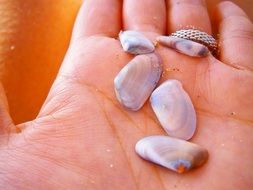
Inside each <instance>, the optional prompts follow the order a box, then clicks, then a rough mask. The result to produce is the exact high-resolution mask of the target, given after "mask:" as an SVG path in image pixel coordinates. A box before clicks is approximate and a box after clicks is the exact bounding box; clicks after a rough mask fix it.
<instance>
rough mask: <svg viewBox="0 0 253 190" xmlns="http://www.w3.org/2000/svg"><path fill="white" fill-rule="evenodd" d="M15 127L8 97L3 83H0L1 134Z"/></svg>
mask: <svg viewBox="0 0 253 190" xmlns="http://www.w3.org/2000/svg"><path fill="white" fill-rule="evenodd" d="M13 129H14V124H13V122H12V119H11V117H10V115H9V107H8V102H7V98H6V96H5V92H4V89H3V86H2V84H1V83H0V135H1V134H6V133H9V132H10V131H11V130H13Z"/></svg>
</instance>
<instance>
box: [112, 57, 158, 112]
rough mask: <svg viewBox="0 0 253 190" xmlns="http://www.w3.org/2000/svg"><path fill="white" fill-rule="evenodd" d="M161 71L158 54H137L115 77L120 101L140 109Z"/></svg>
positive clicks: (125, 105)
mask: <svg viewBox="0 0 253 190" xmlns="http://www.w3.org/2000/svg"><path fill="white" fill-rule="evenodd" d="M161 72H162V65H161V59H160V57H158V55H157V54H155V53H151V54H144V55H137V56H136V57H135V58H134V59H132V60H131V61H130V62H129V63H128V64H127V65H126V66H125V67H124V68H123V69H122V70H121V71H120V72H119V74H118V75H117V76H116V78H115V79H114V86H115V92H116V96H117V98H118V100H119V102H120V103H121V104H122V105H123V106H124V107H126V108H128V109H130V110H134V111H136V110H138V109H140V108H141V107H142V106H143V104H144V103H145V101H146V100H147V99H148V97H149V96H150V94H151V93H152V91H153V90H154V88H155V87H156V85H157V82H158V81H159V79H160V76H161Z"/></svg>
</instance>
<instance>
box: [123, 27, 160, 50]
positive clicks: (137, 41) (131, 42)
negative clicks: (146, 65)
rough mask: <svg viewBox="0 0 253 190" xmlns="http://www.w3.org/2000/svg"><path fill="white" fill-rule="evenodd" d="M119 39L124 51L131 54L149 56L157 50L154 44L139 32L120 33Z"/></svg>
mask: <svg viewBox="0 0 253 190" xmlns="http://www.w3.org/2000/svg"><path fill="white" fill-rule="evenodd" d="M119 39H120V42H121V45H122V47H123V49H124V51H126V52H128V53H131V54H147V53H152V52H153V51H154V50H155V46H154V45H153V43H152V42H151V41H150V40H149V39H147V38H146V37H145V36H144V35H143V34H141V33H140V32H137V31H132V30H127V31H124V32H120V33H119Z"/></svg>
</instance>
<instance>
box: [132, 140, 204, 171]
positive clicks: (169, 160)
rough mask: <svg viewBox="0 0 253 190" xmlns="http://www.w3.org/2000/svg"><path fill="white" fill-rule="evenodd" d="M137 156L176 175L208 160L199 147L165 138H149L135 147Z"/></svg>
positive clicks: (202, 149)
mask: <svg viewBox="0 0 253 190" xmlns="http://www.w3.org/2000/svg"><path fill="white" fill-rule="evenodd" d="M135 151H136V152H137V154H138V155H139V156H140V157H142V158H143V159H145V160H148V161H151V162H153V163H156V164H158V165H161V166H163V167H166V168H168V169H171V170H173V171H175V172H178V173H184V172H186V171H189V170H190V169H192V168H195V167H198V166H200V165H202V164H203V163H204V162H205V161H206V160H207V158H208V152H207V150H206V149H204V148H202V147H200V146H199V145H196V144H193V143H190V142H187V141H184V140H180V139H176V138H171V137H167V136H149V137H145V138H143V139H141V140H140V141H138V142H137V144H136V146H135Z"/></svg>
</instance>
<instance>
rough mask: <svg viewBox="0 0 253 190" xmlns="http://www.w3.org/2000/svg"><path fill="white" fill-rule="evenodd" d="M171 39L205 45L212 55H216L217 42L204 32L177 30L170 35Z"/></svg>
mask: <svg viewBox="0 0 253 190" xmlns="http://www.w3.org/2000/svg"><path fill="white" fill-rule="evenodd" d="M171 36H173V37H178V38H183V39H186V40H191V41H194V42H197V43H200V44H203V45H205V46H206V47H208V49H209V50H210V51H211V53H213V54H217V50H218V43H217V41H216V40H215V39H214V38H213V37H212V36H211V35H209V34H207V33H206V32H202V31H199V30H196V29H185V30H178V31H176V32H174V33H172V34H171Z"/></svg>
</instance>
